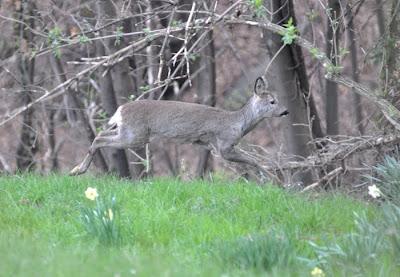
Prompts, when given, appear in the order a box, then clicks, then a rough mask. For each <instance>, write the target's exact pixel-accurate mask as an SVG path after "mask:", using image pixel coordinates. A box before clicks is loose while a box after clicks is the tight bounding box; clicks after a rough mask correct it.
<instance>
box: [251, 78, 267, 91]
mask: <svg viewBox="0 0 400 277" xmlns="http://www.w3.org/2000/svg"><path fill="white" fill-rule="evenodd" d="M267 84H268V83H267V82H266V81H265V79H264V78H263V77H258V78H257V79H256V82H255V84H254V93H255V94H257V95H261V94H265V92H266V90H267Z"/></svg>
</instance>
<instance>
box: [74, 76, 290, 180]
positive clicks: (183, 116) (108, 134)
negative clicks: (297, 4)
mask: <svg viewBox="0 0 400 277" xmlns="http://www.w3.org/2000/svg"><path fill="white" fill-rule="evenodd" d="M287 114H288V111H287V110H286V108H285V107H283V106H280V105H279V104H278V101H277V100H276V99H274V97H273V96H272V95H271V94H270V93H269V92H268V90H267V87H266V83H265V81H264V79H263V78H261V77H259V78H257V80H256V82H255V85H254V94H253V96H252V97H251V98H250V99H249V101H248V102H247V103H246V104H245V105H244V106H243V108H241V109H240V110H238V111H226V110H222V109H218V108H214V107H210V106H205V105H200V104H193V103H187V102H176V101H155V100H140V101H134V102H130V103H126V104H124V105H121V106H120V107H119V108H118V109H117V111H116V112H115V114H114V115H113V116H112V117H111V119H110V121H109V122H108V125H109V128H108V129H106V130H104V131H101V132H100V133H99V134H98V135H97V136H96V138H95V139H94V141H93V143H92V145H91V147H90V149H89V153H88V154H87V155H86V157H85V159H84V160H83V161H82V162H81V163H80V164H79V165H78V166H76V167H75V168H74V169H72V171H71V172H70V175H79V174H83V173H85V172H86V171H87V169H88V168H89V165H90V163H91V161H92V159H93V155H94V153H95V152H96V150H97V149H99V148H102V147H114V148H140V147H143V146H144V145H145V144H146V143H148V142H150V140H152V139H153V138H164V139H173V140H174V141H177V142H180V143H193V144H199V145H202V146H205V147H207V148H208V149H212V150H214V151H215V152H216V153H218V154H220V155H221V157H222V158H224V159H226V160H228V161H232V162H238V163H244V164H248V165H251V166H254V167H256V168H258V169H260V170H262V168H261V167H260V166H259V165H258V164H257V163H256V162H255V161H252V160H251V159H249V158H247V157H245V156H243V155H242V154H240V153H238V152H236V151H235V148H234V146H235V145H236V144H237V143H238V142H239V140H240V139H241V138H242V137H243V136H244V135H246V134H247V133H248V132H249V131H251V130H252V129H253V128H254V127H255V126H256V124H257V123H258V122H260V121H261V120H262V119H263V118H267V117H280V116H284V115H287Z"/></svg>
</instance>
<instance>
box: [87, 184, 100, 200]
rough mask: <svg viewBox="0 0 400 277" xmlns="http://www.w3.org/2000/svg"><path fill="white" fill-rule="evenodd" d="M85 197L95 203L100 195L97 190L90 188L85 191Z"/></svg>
mask: <svg viewBox="0 0 400 277" xmlns="http://www.w3.org/2000/svg"><path fill="white" fill-rule="evenodd" d="M85 196H86V198H87V199H90V200H92V201H94V200H95V199H96V198H97V197H98V196H99V194H98V193H97V189H96V188H92V187H88V188H87V189H86V191H85Z"/></svg>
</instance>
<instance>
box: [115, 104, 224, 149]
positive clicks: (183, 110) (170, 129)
mask: <svg viewBox="0 0 400 277" xmlns="http://www.w3.org/2000/svg"><path fill="white" fill-rule="evenodd" d="M231 114H232V112H229V111H225V110H222V109H218V108H214V107H210V106H205V105H200V104H195V103H187V102H177V101H155V100H141V101H134V102H130V103H127V104H125V105H123V106H122V108H121V117H122V121H123V122H124V123H125V124H126V125H128V126H130V127H131V128H132V129H133V130H134V129H137V128H146V129H147V130H148V131H149V134H150V136H158V137H165V138H174V139H178V140H179V139H181V140H183V141H188V142H193V141H197V140H198V139H199V137H200V138H201V137H202V138H201V140H204V141H207V140H208V139H209V138H210V137H213V136H215V135H217V133H218V132H220V131H221V130H224V128H225V129H226V128H227V127H228V126H227V125H229V123H230V122H229V117H230V116H231Z"/></svg>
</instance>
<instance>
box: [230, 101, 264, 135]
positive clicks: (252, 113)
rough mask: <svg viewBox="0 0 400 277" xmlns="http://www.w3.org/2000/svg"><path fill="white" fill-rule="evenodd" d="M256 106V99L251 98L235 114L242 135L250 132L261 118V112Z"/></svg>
mask: <svg viewBox="0 0 400 277" xmlns="http://www.w3.org/2000/svg"><path fill="white" fill-rule="evenodd" d="M256 104H257V103H256V99H255V97H254V96H253V97H251V98H250V100H249V101H248V102H247V103H246V104H245V105H244V106H243V107H242V108H241V109H240V110H238V111H236V112H235V113H236V115H235V116H236V119H237V121H238V125H239V126H240V128H241V130H242V132H243V135H245V134H247V133H248V132H249V131H251V130H252V129H253V128H254V127H255V126H256V125H257V123H258V122H260V121H261V120H262V118H263V117H262V114H261V111H260V110H259V109H258V108H257V106H256Z"/></svg>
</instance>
